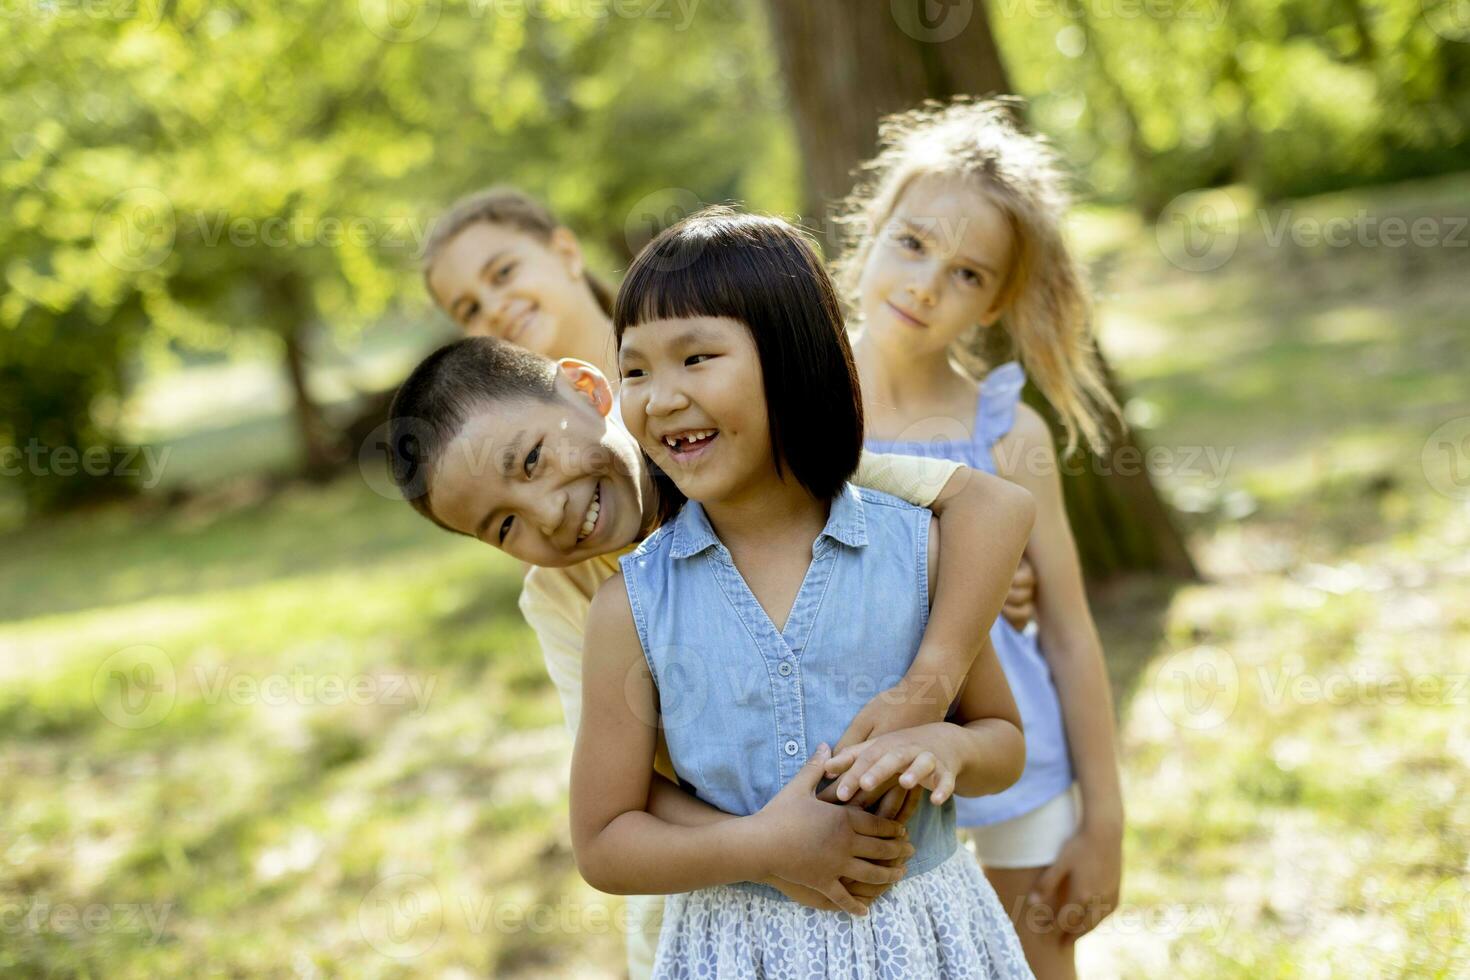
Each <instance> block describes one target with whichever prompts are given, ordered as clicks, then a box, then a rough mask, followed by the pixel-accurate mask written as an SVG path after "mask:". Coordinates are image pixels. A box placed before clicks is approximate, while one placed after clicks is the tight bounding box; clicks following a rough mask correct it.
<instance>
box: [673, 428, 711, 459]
mask: <svg viewBox="0 0 1470 980" xmlns="http://www.w3.org/2000/svg"><path fill="white" fill-rule="evenodd" d="M719 437H720V430H719V429H690V430H688V431H686V432H679V433H675V434H673V435H667V436H664V437H663V444H664V445H665V446H666V447H667V448H668V450H669V454H670V455H671V456H673V457H674V462H676V463H692V462H694V461H695V460H696V459H698V458H699V457H701V456H703V455H704V454H705V452H706V451H707V450H708V449H709V447H710V444H711V443H713V442H714V441H715V440H716V439H718V438H719Z"/></svg>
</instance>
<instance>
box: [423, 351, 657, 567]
mask: <svg viewBox="0 0 1470 980" xmlns="http://www.w3.org/2000/svg"><path fill="white" fill-rule="evenodd" d="M558 368H559V369H560V374H559V375H558V377H557V379H556V396H555V397H554V398H552V399H551V400H549V401H540V400H536V399H532V398H505V399H500V400H497V401H487V402H485V403H484V404H483V405H482V406H481V407H480V408H479V409H478V410H477V411H475V412H474V414H472V415H471V416H470V418H469V419H468V420H467V421H466V422H465V424H464V425H463V426H462V427H461V428H460V431H459V432H458V433H457V434H456V435H455V437H454V438H453V439H452V440H451V441H450V442H449V443H448V445H446V446H445V448H444V451H443V453H442V454H440V456H439V458H438V460H437V461H436V462H435V464H434V467H433V469H432V472H431V475H430V479H429V494H430V497H429V505H430V509H431V510H432V512H433V514H434V516H435V517H436V518H437V519H438V520H439V521H440V522H441V523H443V524H445V525H447V526H448V527H449V528H451V529H452V530H455V531H460V532H462V533H464V534H468V535H470V536H472V537H475V538H478V539H479V540H481V541H484V542H485V543H486V544H490V545H494V546H495V547H497V548H499V549H501V550H502V551H504V552H506V553H507V554H510V555H512V556H514V557H516V558H519V559H520V560H521V561H525V562H529V563H531V564H533V565H542V566H546V567H549V568H563V567H566V566H569V565H575V564H577V563H578V562H582V561H585V560H587V559H588V558H594V557H596V556H597V555H602V554H608V553H610V552H615V551H618V550H620V549H622V548H625V547H627V546H628V545H630V544H632V543H633V542H635V541H637V540H638V537H639V534H640V533H641V532H642V530H643V527H644V524H645V520H644V511H645V509H650V510H651V501H650V490H649V485H648V482H647V480H646V477H645V472H644V467H643V458H642V455H641V454H640V453H639V451H638V446H637V445H636V444H635V443H634V442H633V440H632V439H631V438H629V436H628V434H627V433H626V432H624V431H622V430H621V429H620V428H618V427H617V426H616V425H614V424H612V423H611V421H610V420H609V419H608V418H607V415H608V413H609V412H610V411H611V409H612V392H611V390H610V388H609V387H608V383H607V379H606V378H604V377H603V376H602V374H601V372H599V371H598V370H597V369H596V368H594V367H593V366H592V365H590V364H585V363H583V362H580V361H575V360H572V359H570V358H567V359H564V360H562V361H560V362H559V363H558Z"/></svg>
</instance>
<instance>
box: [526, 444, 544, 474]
mask: <svg viewBox="0 0 1470 980" xmlns="http://www.w3.org/2000/svg"><path fill="white" fill-rule="evenodd" d="M540 458H541V443H539V442H538V443H536V446H535V448H533V449H532V450H531V451H530V452H528V453H526V463H525V465H524V466H523V467H522V469H524V470H525V471H526V475H527V476H530V475H531V470H532V468H533V467H535V465H536V461H537V460H538V459H540Z"/></svg>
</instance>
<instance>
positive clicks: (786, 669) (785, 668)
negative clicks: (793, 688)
mask: <svg viewBox="0 0 1470 980" xmlns="http://www.w3.org/2000/svg"><path fill="white" fill-rule="evenodd" d="M776 670H777V671H779V672H780V674H781V676H782V677H785V676H786V675H787V674H789V673H791V665H790V664H788V663H787V662H786V661H784V660H783V661H781V666H779V667H777V668H776Z"/></svg>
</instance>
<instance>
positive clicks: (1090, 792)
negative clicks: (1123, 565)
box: [996, 404, 1123, 835]
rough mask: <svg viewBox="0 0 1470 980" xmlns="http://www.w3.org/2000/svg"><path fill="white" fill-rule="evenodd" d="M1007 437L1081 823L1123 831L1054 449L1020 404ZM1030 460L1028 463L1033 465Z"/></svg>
mask: <svg viewBox="0 0 1470 980" xmlns="http://www.w3.org/2000/svg"><path fill="white" fill-rule="evenodd" d="M1006 440H1007V441H1009V440H1014V442H1013V443H1012V446H1011V447H1008V448H1007V451H1004V452H1002V451H999V450H998V451H997V452H996V456H997V458H998V459H1010V460H1013V461H1017V462H1019V463H1020V465H1018V466H1017V467H1015V468H1014V470H1013V471H1012V472H1007V473H1006V474H1005V475H1006V476H1007V477H1008V478H1010V479H1013V480H1015V481H1016V483H1018V484H1020V485H1021V486H1023V487H1025V488H1026V489H1027V490H1030V491H1031V495H1032V496H1033V497H1034V498H1035V500H1036V506H1037V517H1036V528H1035V530H1034V531H1033V532H1032V534H1031V544H1030V546H1029V547H1028V548H1027V554H1028V556H1029V557H1030V559H1031V564H1032V565H1033V566H1034V567H1035V569H1036V580H1037V587H1036V612H1037V625H1038V626H1039V628H1040V639H1041V651H1042V653H1043V654H1044V655H1045V657H1046V661H1047V664H1048V665H1049V666H1050V667H1051V671H1052V677H1053V678H1054V679H1055V680H1056V685H1057V694H1058V695H1059V696H1060V698H1061V704H1062V716H1063V718H1064V720H1065V722H1066V726H1067V746H1068V748H1069V749H1070V750H1071V754H1072V763H1073V765H1074V766H1076V769H1077V782H1078V785H1079V787H1080V788H1081V790H1082V807H1083V811H1084V814H1085V816H1084V822H1085V823H1086V824H1087V825H1089V826H1091V827H1094V828H1096V829H1097V830H1100V831H1107V832H1108V833H1111V834H1119V835H1121V833H1122V826H1123V802H1122V791H1121V789H1120V785H1119V779H1118V761H1117V750H1116V748H1115V741H1116V738H1115V736H1114V731H1113V698H1112V692H1111V689H1110V687H1109V685H1108V674H1107V669H1106V667H1105V666H1104V663H1103V650H1102V640H1101V639H1100V638H1099V637H1098V634H1097V626H1096V625H1095V624H1094V623H1093V620H1092V611H1091V609H1089V608H1088V605H1087V592H1086V590H1085V589H1084V587H1083V584H1082V563H1081V561H1080V559H1079V558H1078V557H1077V545H1076V542H1075V541H1074V540H1073V538H1072V527H1071V525H1070V524H1069V523H1068V521H1067V510H1066V507H1065V506H1064V504H1063V502H1062V482H1061V476H1060V473H1059V471H1058V466H1057V460H1056V451H1055V450H1054V449H1053V446H1052V437H1051V432H1050V431H1049V430H1048V429H1047V427H1046V422H1045V421H1044V420H1043V419H1042V418H1041V416H1040V415H1038V414H1037V413H1036V412H1035V411H1034V410H1033V409H1031V408H1030V407H1029V406H1027V405H1024V404H1023V405H1021V406H1020V407H1019V408H1018V409H1017V413H1016V424H1015V427H1014V428H1013V429H1012V430H1011V432H1010V434H1008V435H1007V436H1006ZM1028 464H1029V465H1028Z"/></svg>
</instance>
